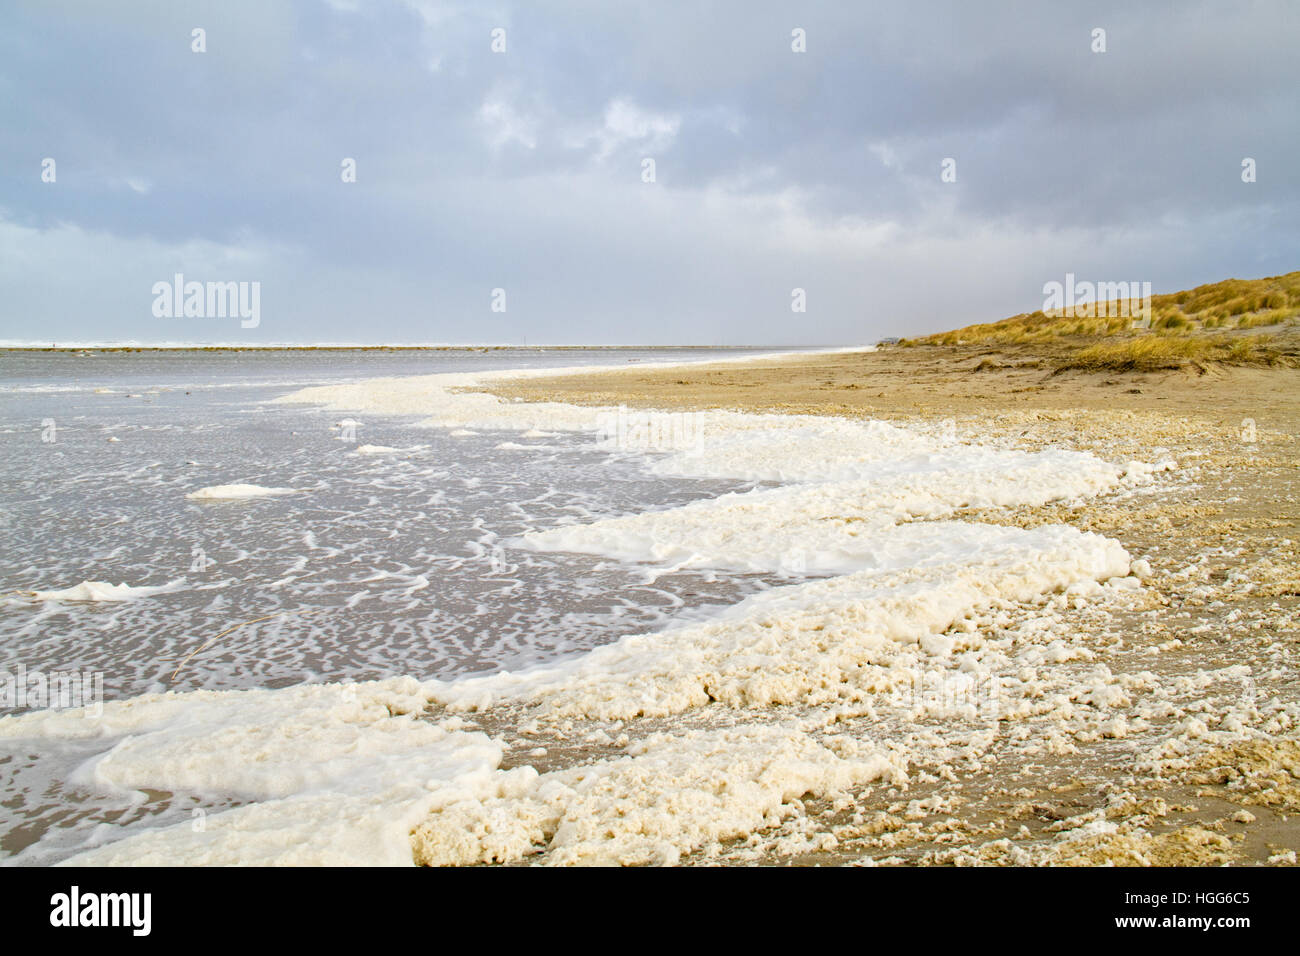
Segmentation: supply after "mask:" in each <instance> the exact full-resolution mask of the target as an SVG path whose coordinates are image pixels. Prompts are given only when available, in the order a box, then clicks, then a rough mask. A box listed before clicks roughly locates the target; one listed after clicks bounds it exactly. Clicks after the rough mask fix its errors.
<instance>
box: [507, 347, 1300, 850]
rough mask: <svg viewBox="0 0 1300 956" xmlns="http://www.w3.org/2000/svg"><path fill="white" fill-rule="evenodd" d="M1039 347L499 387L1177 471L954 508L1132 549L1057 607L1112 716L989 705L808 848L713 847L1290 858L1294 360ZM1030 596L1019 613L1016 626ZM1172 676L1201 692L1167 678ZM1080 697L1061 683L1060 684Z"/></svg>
mask: <svg viewBox="0 0 1300 956" xmlns="http://www.w3.org/2000/svg"><path fill="white" fill-rule="evenodd" d="M1054 357H1055V356H1054V355H1053V354H1052V349H1050V348H1035V347H1009V348H996V347H993V348H991V347H989V346H986V345H972V346H930V347H923V348H900V347H897V346H894V347H887V348H882V349H881V350H879V351H876V352H869V353H842V354H831V355H818V356H810V357H805V358H783V359H781V360H779V361H774V362H763V361H754V362H749V363H746V364H745V365H743V366H724V365H718V366H712V367H710V366H700V367H696V368H692V369H690V370H689V371H688V372H679V371H673V370H656V371H648V372H644V373H638V372H634V371H630V370H626V369H622V370H619V371H617V372H613V373H610V374H606V375H587V376H582V377H571V378H556V379H532V380H528V381H526V382H517V383H511V384H505V385H496V386H494V391H495V392H496V394H498V395H501V396H503V397H507V398H511V399H518V398H523V399H525V400H528V401H538V400H545V401H562V402H573V403H582V404H586V403H593V404H602V405H620V404H622V405H627V406H629V407H633V408H651V407H654V408H672V409H693V408H739V409H744V410H747V411H753V412H778V413H790V414H823V415H831V416H846V417H850V418H884V419H886V420H888V421H891V422H897V423H903V424H907V423H928V424H933V423H935V422H941V421H947V420H952V421H954V422H955V423H956V427H957V429H958V430H959V432H960V433H961V434H962V435H964V436H968V437H969V438H970V440H976V441H995V442H1005V443H1007V444H1009V445H1012V446H1015V447H1022V448H1029V449H1042V448H1048V447H1066V448H1071V449H1077V450H1086V451H1090V452H1094V453H1096V454H1097V455H1099V456H1100V457H1102V458H1104V459H1106V460H1109V461H1115V462H1122V461H1127V460H1130V459H1132V458H1143V457H1148V458H1149V457H1151V456H1152V455H1160V456H1167V457H1169V458H1171V459H1173V460H1175V461H1177V462H1178V463H1179V465H1178V469H1177V472H1176V473H1177V474H1180V475H1181V476H1182V480H1178V481H1173V482H1170V483H1169V485H1168V486H1167V487H1166V488H1163V489H1162V490H1160V491H1159V492H1156V493H1154V494H1149V495H1144V496H1142V497H1138V498H1128V499H1126V500H1118V501H1116V500H1105V499H1102V500H1099V501H1092V502H1089V503H1087V504H1084V505H1081V506H1080V505H1078V504H1076V503H1070V504H1051V505H1047V506H1040V507H1013V508H1007V509H1003V508H998V509H981V508H968V509H963V510H962V511H960V512H959V515H960V517H961V518H963V519H964V520H970V521H979V522H991V523H997V524H1009V525H1014V526H1017V527H1022V528H1032V527H1036V526H1039V525H1042V524H1046V523H1052V524H1055V523H1062V524H1067V525H1070V526H1073V527H1077V528H1080V529H1083V530H1088V531H1096V532H1100V533H1102V534H1105V535H1107V536H1109V537H1111V538H1114V539H1115V540H1118V541H1119V542H1120V543H1122V544H1123V546H1124V548H1125V549H1126V550H1127V551H1128V552H1129V553H1130V554H1132V555H1134V556H1135V557H1137V556H1141V557H1142V559H1143V560H1145V561H1146V562H1147V564H1148V565H1149V573H1144V574H1143V575H1142V578H1143V582H1142V583H1143V588H1142V592H1141V596H1140V597H1139V598H1138V599H1137V600H1135V601H1133V602H1131V603H1128V604H1125V605H1122V606H1117V607H1108V608H1106V609H1105V610H1104V611H1102V610H1099V609H1098V608H1097V607H1095V606H1093V607H1080V608H1066V609H1062V610H1059V611H1054V612H1053V615H1052V616H1053V617H1054V618H1055V620H1054V621H1053V626H1054V627H1059V628H1060V633H1061V634H1062V635H1063V636H1064V639H1065V640H1066V642H1067V643H1068V645H1069V646H1070V647H1071V648H1072V650H1071V651H1069V652H1067V653H1069V654H1075V653H1078V654H1079V655H1081V658H1080V659H1083V660H1087V661H1088V662H1089V663H1090V666H1097V667H1102V668H1104V669H1105V671H1106V672H1107V673H1106V676H1105V681H1106V682H1107V684H1108V685H1109V686H1118V687H1120V688H1122V690H1121V691H1120V694H1119V695H1118V697H1117V698H1116V700H1115V701H1114V702H1113V705H1112V706H1109V707H1107V708H1104V713H1105V714H1106V719H1105V720H1097V721H1094V722H1092V723H1091V724H1090V723H1089V721H1088V720H1087V719H1086V718H1085V719H1084V720H1083V723H1084V725H1085V727H1084V728H1083V729H1074V728H1075V727H1076V723H1077V722H1078V721H1079V714H1078V713H1076V712H1072V707H1070V706H1067V707H1064V708H1063V709H1062V710H1063V713H1062V716H1061V718H1060V719H1059V721H1048V723H1047V726H1048V727H1055V728H1059V731H1060V733H1059V736H1057V737H1055V738H1054V742H1053V743H1052V744H1051V745H1049V746H1045V747H1044V748H1043V749H1042V751H1040V752H1036V753H1033V754H1031V755H1025V754H1023V753H1018V752H1017V751H1018V750H1020V749H1022V748H1019V747H1018V746H1017V744H1016V742H1015V741H1016V738H1017V736H1018V735H1019V731H1018V730H1017V729H1016V722H1015V721H1007V722H1003V724H1002V725H1001V726H1000V727H998V728H997V731H996V732H995V733H994V735H993V739H991V740H989V741H988V742H987V743H985V742H983V741H981V742H980V743H979V745H976V746H973V748H972V751H971V752H970V753H969V754H963V755H962V756H963V759H962V760H960V761H957V762H956V764H955V765H954V764H949V765H948V766H946V767H945V768H944V769H943V770H942V771H939V772H937V773H936V772H931V773H929V774H925V773H923V774H922V775H921V780H919V781H915V780H914V781H913V782H912V784H911V785H910V786H909V787H908V788H907V789H906V790H890V789H882V788H880V787H876V788H874V789H873V788H868V791H867V793H865V794H863V795H860V796H859V797H858V799H856V800H855V801H854V802H853V803H852V805H851V806H836V805H828V804H817V803H815V802H814V803H813V804H811V805H809V806H807V807H805V808H804V809H805V813H806V816H802V815H801V817H800V819H799V823H798V826H797V828H794V829H796V830H797V831H798V836H797V837H795V836H794V835H793V831H792V835H791V838H792V839H796V842H797V840H799V839H807V840H808V841H810V842H811V843H814V844H815V843H817V842H818V841H821V844H822V846H821V848H819V849H815V850H814V849H809V850H805V851H803V852H796V853H793V854H790V853H787V852H786V851H787V850H789V848H790V847H789V845H788V844H782V843H781V842H780V840H777V841H776V842H775V843H773V844H768V845H763V846H760V847H758V848H757V849H756V850H752V851H751V849H750V848H748V847H736V848H733V850H732V851H731V852H732V853H734V854H735V855H734V856H732V857H728V855H727V854H725V853H724V854H723V855H722V857H721V858H722V859H728V858H732V859H743V860H746V861H750V860H761V861H762V862H771V863H777V862H787V861H794V862H801V863H806V864H817V863H844V862H881V861H885V860H888V861H891V862H900V863H902V862H906V863H934V864H959V865H961V864H993V863H996V864H1007V863H1021V864H1023V863H1060V864H1097V863H1114V864H1117V865H1218V864H1223V863H1238V864H1240V863H1252V862H1253V863H1270V862H1271V863H1283V864H1293V863H1294V862H1295V850H1296V848H1297V844H1298V842H1300V822H1297V819H1296V816H1295V814H1296V813H1297V811H1300V790H1297V786H1296V784H1297V780H1300V742H1298V741H1297V733H1298V732H1297V728H1296V724H1295V717H1296V713H1297V712H1296V701H1297V692H1296V689H1295V686H1294V680H1293V678H1294V674H1295V670H1294V668H1295V664H1296V653H1297V633H1298V630H1300V623H1298V622H1300V611H1298V610H1297V607H1298V604H1300V601H1298V600H1297V597H1298V595H1300V553H1298V552H1300V544H1297V539H1300V455H1297V446H1296V423H1297V422H1300V372H1298V371H1296V370H1295V369H1290V368H1274V369H1258V368H1225V367H1214V368H1211V369H1209V370H1208V371H1205V372H1198V371H1195V370H1171V371H1160V372H1153V373H1143V374H1116V373H1100V374H1083V373H1066V374H1063V375H1058V376H1053V375H1052V374H1051V371H1050V370H1051V367H1052V360H1053V358H1054ZM1145 570H1146V569H1144V571H1145ZM1036 613H1037V612H1036V611H1034V610H1029V611H1018V612H1017V613H1016V614H1015V615H1014V620H1015V621H1016V624H1015V625H1013V626H1025V624H1027V623H1029V622H1032V621H1033V619H1034V617H1035V616H1036ZM1177 687H1182V688H1184V691H1186V690H1190V688H1193V687H1195V688H1197V690H1196V691H1195V692H1194V693H1190V694H1188V693H1185V692H1184V693H1182V694H1180V693H1179V692H1178V691H1172V692H1171V693H1166V692H1165V691H1168V690H1171V689H1172V688H1177ZM1081 700H1085V698H1081V697H1079V696H1078V695H1073V696H1072V697H1071V704H1077V703H1079V702H1080V701H1081ZM1155 701H1160V703H1158V704H1157V703H1155ZM1243 703H1245V704H1246V705H1247V706H1246V707H1245V709H1244V711H1243V709H1242V707H1241V705H1242V704H1243ZM1080 709H1081V710H1083V711H1086V710H1087V705H1086V703H1085V704H1084V705H1083V706H1082V707H1081V708H1080ZM1067 712H1068V713H1067ZM1243 712H1244V713H1248V714H1249V715H1250V716H1251V718H1252V719H1250V720H1249V721H1248V723H1249V725H1250V730H1251V733H1250V735H1249V737H1250V739H1248V740H1243V741H1239V742H1231V741H1227V742H1217V741H1215V740H1214V737H1215V736H1216V734H1215V731H1216V730H1218V729H1222V728H1223V727H1224V726H1232V727H1236V726H1238V723H1237V722H1238V721H1240V720H1241V715H1242V713H1243ZM1098 716H1100V715H1098ZM1030 724H1031V725H1032V721H1031V722H1030ZM1047 732H1048V731H1045V730H1043V729H1041V728H1039V729H1036V730H1035V731H1034V733H1047ZM963 762H964V763H965V766H961V764H962V763H963ZM927 776H930V777H931V778H932V779H929V780H927V779H926V777H927ZM934 777H937V778H938V779H933V778H934Z"/></svg>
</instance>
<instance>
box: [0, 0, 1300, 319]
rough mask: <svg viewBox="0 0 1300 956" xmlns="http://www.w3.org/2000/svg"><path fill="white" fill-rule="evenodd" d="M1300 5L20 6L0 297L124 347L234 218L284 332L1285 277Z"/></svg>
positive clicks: (921, 312)
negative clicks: (497, 293) (498, 299)
mask: <svg viewBox="0 0 1300 956" xmlns="http://www.w3.org/2000/svg"><path fill="white" fill-rule="evenodd" d="M1297 9H1298V8H1296V7H1295V6H1294V5H1292V4H1288V3H1285V2H1271V0H1260V2H1257V3H1254V4H1251V5H1249V6H1232V7H1229V6H1218V5H1203V6H1198V7H1194V8H1184V7H1180V6H1160V7H1155V6H1151V7H1146V6H1137V5H1132V4H1126V3H1118V2H1114V3H1111V2H1105V3H1101V4H1098V5H1095V6H1093V7H1091V8H1090V9H1089V10H1088V11H1087V12H1086V13H1085V12H1082V11H1077V10H1073V9H1070V8H1069V7H1068V6H1066V5H1059V6H1058V5H1048V4H1043V5H1032V6H1023V5H1016V6H1014V7H1010V6H1009V7H1000V6H984V5H971V4H966V3H960V2H952V3H945V2H932V3H927V4H922V5H919V6H917V5H897V6H888V7H883V8H876V7H871V8H868V7H866V6H860V5H855V4H812V5H796V4H793V3H781V2H761V3H750V2H741V0H720V2H718V3H713V4H707V5H699V6H698V7H696V8H692V10H691V12H690V14H689V16H687V15H683V16H681V17H666V16H663V15H662V13H661V12H659V11H658V10H657V9H656V8H653V7H651V6H647V5H633V4H628V5H622V4H618V5H613V4H605V3H599V2H596V0H567V2H556V3H553V4H546V5H538V4H525V3H499V4H485V3H477V2H468V0H466V2H460V0H456V2H450V0H449V2H434V0H403V2H398V0H391V2H374V3H361V4H354V3H352V2H350V0H299V2H297V3H293V4H283V5H266V4H261V3H257V2H254V0H230V2H228V3H217V2H210V0H198V2H196V3H195V4H193V5H192V6H187V7H186V8H184V9H180V8H177V7H176V6H175V5H173V4H167V3H162V2H159V0H134V2H131V0H124V2H123V3H121V4H117V5H114V11H113V13H112V15H111V16H110V15H108V14H107V13H103V12H100V11H98V10H97V9H96V8H94V7H93V5H91V6H89V7H88V6H87V5H85V4H82V3H74V2H72V0H48V2H42V3H37V2H35V0H31V2H28V0H23V2H20V3H16V4H8V5H4V6H3V8H0V89H4V90H5V93H6V95H5V96H4V97H0V123H3V124H4V128H5V130H6V135H5V137H3V139H0V174H2V175H0V210H3V219H2V222H3V228H4V229H5V230H8V233H7V234H8V235H9V236H10V238H11V239H13V237H14V236H17V235H21V236H22V237H23V243H22V244H21V245H19V244H13V243H11V245H10V246H9V247H8V248H11V249H13V250H14V251H15V255H19V252H20V251H21V255H19V259H16V260H12V261H11V262H10V263H9V265H8V266H6V267H2V268H0V301H4V302H6V303H8V305H7V306H6V309H7V310H8V316H9V318H7V320H6V321H18V320H19V319H18V318H15V317H17V316H19V313H20V311H21V312H22V315H24V316H29V315H31V314H35V313H39V314H40V315H41V316H42V321H43V322H46V323H48V325H49V327H50V328H51V330H52V331H57V332H58V334H59V335H60V336H61V337H63V338H73V337H78V338H86V337H90V333H94V334H95V335H100V336H103V337H106V338H112V337H115V336H117V337H123V338H135V339H139V338H142V337H147V334H148V333H149V330H150V328H151V326H149V325H147V324H146V325H143V326H142V325H141V320H140V315H139V299H140V296H141V295H142V294H143V293H141V292H140V287H141V283H142V282H145V280H146V279H148V281H153V280H155V279H158V278H162V277H165V276H166V275H168V274H169V273H168V270H169V269H172V268H173V266H172V265H171V263H173V262H176V261H180V260H184V259H186V258H187V257H188V258H189V259H191V260H193V259H194V258H195V257H196V256H198V252H197V250H200V249H207V250H225V252H224V253H223V255H226V256H227V257H229V256H234V255H235V253H237V252H238V251H239V250H241V249H244V248H247V249H248V250H249V251H250V254H255V255H256V256H257V259H256V262H255V263H253V264H252V265H250V271H255V272H257V273H258V274H257V275H251V276H233V277H232V278H240V277H244V278H252V279H262V280H263V282H264V284H263V288H264V308H263V313H264V316H265V318H264V322H263V327H262V328H260V329H259V330H257V331H258V334H259V335H261V334H263V333H265V334H266V335H267V336H270V337H273V338H275V339H278V340H291V339H297V340H300V341H311V340H312V339H313V338H316V337H319V336H325V335H329V336H331V337H333V338H334V339H335V340H338V339H347V338H350V337H353V338H355V337H360V338H365V337H366V336H371V337H373V338H374V339H375V340H383V339H387V340H394V341H431V340H441V341H510V340H514V341H517V340H519V339H520V338H522V336H523V335H524V334H527V336H528V339H529V341H530V342H533V341H557V342H581V341H600V342H617V341H622V342H646V341H682V342H703V343H706V344H711V343H718V342H731V343H740V342H780V343H791V342H799V341H807V342H853V341H863V340H871V339H872V338H873V337H876V336H878V335H882V334H909V333H911V332H916V331H923V330H929V329H937V328H942V327H947V326H951V325H954V324H958V323H960V322H962V321H975V320H982V319H989V318H992V317H996V316H999V315H1003V314H1008V313H1011V312H1016V311H1021V310H1023V309H1028V308H1035V307H1037V304H1038V302H1039V301H1040V300H1041V292H1040V290H1041V287H1042V284H1043V283H1044V282H1045V281H1048V280H1050V279H1054V278H1056V279H1059V278H1060V277H1061V276H1063V275H1064V273H1065V272H1067V271H1073V272H1075V273H1076V274H1080V275H1083V274H1085V273H1086V274H1090V275H1095V276H1097V277H1102V278H1104V277H1107V276H1114V277H1115V278H1117V279H1119V278H1123V279H1139V280H1149V281H1152V283H1153V285H1154V286H1155V287H1156V290H1157V291H1162V290H1169V289H1176V288H1182V287H1186V286H1188V285H1193V284H1196V283H1197V282H1202V281H1210V280H1214V279H1218V278H1221V277H1224V276H1227V275H1263V274H1271V273H1275V272H1283V271H1289V270H1291V269H1293V268H1295V267H1296V266H1297V263H1298V262H1300V235H1298V234H1297V231H1296V230H1295V229H1294V226H1293V223H1294V222H1295V221H1296V220H1297V219H1300V163H1297V162H1296V156H1297V154H1298V153H1300V124H1298V123H1297V122H1296V117H1295V109H1294V90H1295V89H1297V88H1300V60H1298V59H1297V58H1296V57H1294V56H1293V55H1291V51H1290V48H1289V44H1290V42H1291V41H1290V38H1291V37H1292V36H1294V35H1295V31H1296V27H1297V26H1298V25H1300V12H1297ZM196 23H206V24H207V28H208V52H207V53H206V54H194V53H192V52H191V51H190V48H189V41H188V38H189V30H190V28H191V27H192V26H193V25H194V24H196ZM1098 25H1103V26H1105V27H1106V29H1107V31H1108V52H1106V53H1105V54H1094V53H1092V52H1091V50H1090V49H1089V40H1090V35H1091V30H1092V28H1093V27H1094V26H1098ZM794 26H799V27H801V28H803V29H805V30H806V31H807V36H808V50H807V52H806V53H795V52H793V51H792V50H791V48H790V30H791V29H792V28H793V27H794ZM496 27H503V28H505V29H506V30H507V34H508V45H507V51H506V52H504V53H494V52H492V50H491V47H490V41H491V36H490V33H491V30H492V29H494V28H496ZM32 35H41V36H42V37H44V38H46V39H47V40H48V42H43V43H41V44H32V43H29V42H26V41H25V40H24V37H28V36H32ZM105 49H112V50H114V51H115V55H114V56H112V57H106V56H104V55H103V51H104V50H105ZM646 156H650V157H653V158H654V159H655V160H656V164H657V181H656V182H653V183H645V182H643V181H642V179H641V165H640V161H641V159H642V158H643V157H646ZM1246 156H1249V157H1252V158H1254V159H1255V160H1256V161H1257V164H1258V171H1259V175H1258V181H1257V182H1255V183H1253V184H1245V183H1243V182H1242V181H1241V179H1240V163H1241V160H1242V158H1243V157H1246ZM42 157H52V158H55V159H56V160H57V161H58V180H57V182H56V183H52V184H51V183H45V182H42V180H41V178H40V166H39V160H40V159H41V158H42ZM343 157H353V158H355V159H356V161H357V164H358V170H359V175H358V181H357V182H356V183H350V184H349V183H344V182H342V181H341V179H340V175H339V170H340V161H341V160H342V158H343ZM946 157H953V158H954V159H955V160H956V171H957V178H956V181H955V182H952V183H945V182H943V181H941V179H940V163H941V161H942V160H943V159H944V158H946ZM14 230H19V232H14ZM23 250H25V251H23ZM37 251H39V255H40V256H41V257H42V258H40V259H39V261H34V260H32V258H31V256H32V255H33V254H35V253H36V252H37ZM213 254H214V255H215V253H213ZM200 258H201V257H200ZM19 260H21V261H23V262H27V263H29V264H30V265H32V266H33V268H31V269H30V270H27V271H24V270H23V269H19V268H16V267H14V266H13V261H19ZM202 261H206V262H211V263H212V267H213V268H215V267H216V266H217V265H221V264H223V263H224V264H226V265H231V264H233V263H234V262H235V260H234V259H232V258H225V259H222V258H217V259H208V260H202ZM142 264H143V265H142ZM205 268H207V267H206V266H205ZM142 276H143V277H144V278H142ZM214 278H219V277H214ZM794 286H799V287H803V288H806V290H807V294H808V301H809V312H808V313H807V314H806V315H803V316H800V317H799V321H798V322H797V323H796V322H794V321H792V317H791V314H790V312H789V297H790V289H791V288H792V287H794ZM144 287H145V290H146V292H147V282H145V286H144ZM493 287H507V288H509V289H510V299H509V301H510V312H509V313H507V314H506V315H504V316H500V315H497V316H495V317H494V316H493V315H492V314H490V313H488V312H487V302H488V294H489V292H490V290H491V288H493ZM87 302H96V303H98V306H97V307H96V309H95V310H94V311H95V314H94V316H93V317H92V316H90V315H89V312H90V311H91V310H88V309H87V307H86V303H87ZM22 321H27V319H25V318H23V319H22ZM8 331H9V330H8V329H0V336H6V335H7V333H8Z"/></svg>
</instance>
